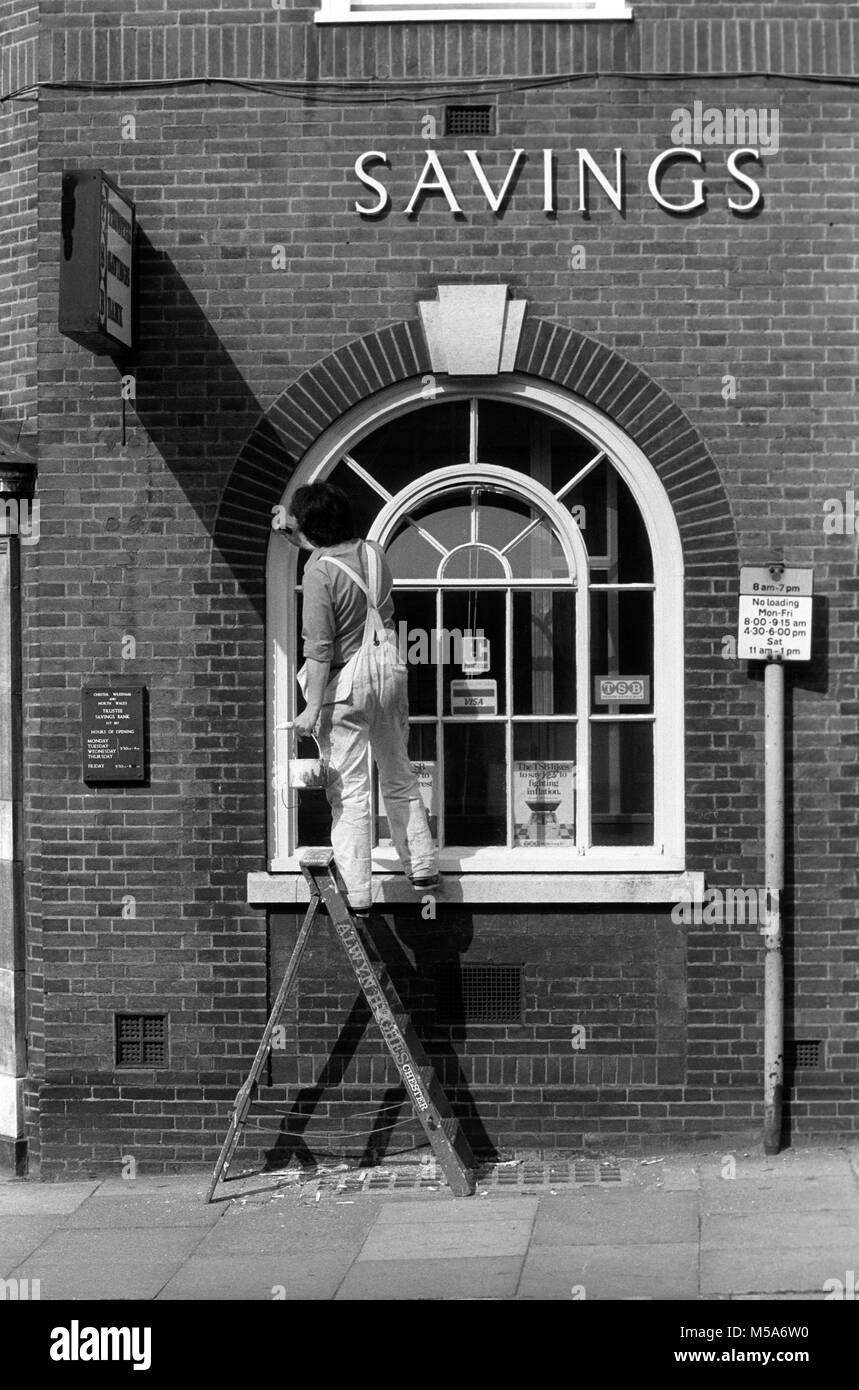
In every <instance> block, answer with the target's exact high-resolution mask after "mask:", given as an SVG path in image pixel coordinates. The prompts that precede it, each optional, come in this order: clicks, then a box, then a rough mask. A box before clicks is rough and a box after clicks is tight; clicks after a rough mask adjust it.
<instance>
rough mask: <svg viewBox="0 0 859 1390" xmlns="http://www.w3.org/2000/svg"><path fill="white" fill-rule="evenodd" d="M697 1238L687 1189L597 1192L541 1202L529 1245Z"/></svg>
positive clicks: (694, 1202)
mask: <svg viewBox="0 0 859 1390" xmlns="http://www.w3.org/2000/svg"><path fill="white" fill-rule="evenodd" d="M697 1239H698V1197H697V1194H696V1193H693V1192H661V1191H656V1192H653V1191H651V1192H605V1193H603V1192H597V1193H593V1194H591V1193H587V1194H584V1193H583V1194H581V1195H580V1196H579V1197H559V1198H557V1199H555V1200H547V1201H544V1202H543V1203H541V1206H540V1212H539V1215H538V1217H537V1221H536V1224H535V1227H534V1235H533V1240H532V1244H533V1245H535V1246H540V1245H649V1244H658V1245H663V1244H666V1245H684V1244H687V1243H688V1242H690V1241H697Z"/></svg>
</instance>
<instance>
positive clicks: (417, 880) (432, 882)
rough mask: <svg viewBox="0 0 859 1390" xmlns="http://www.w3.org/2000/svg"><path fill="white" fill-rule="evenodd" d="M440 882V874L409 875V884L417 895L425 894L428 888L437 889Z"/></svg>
mask: <svg viewBox="0 0 859 1390" xmlns="http://www.w3.org/2000/svg"><path fill="white" fill-rule="evenodd" d="M440 880H441V875H440V874H437V873H436V874H409V883H410V884H411V885H412V887H413V888H416V889H417V890H418V892H419V893H423V892H425V891H426V890H427V889H429V888H438V885H439V882H440Z"/></svg>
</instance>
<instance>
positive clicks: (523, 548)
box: [505, 513, 571, 579]
mask: <svg viewBox="0 0 859 1390" xmlns="http://www.w3.org/2000/svg"><path fill="white" fill-rule="evenodd" d="M532 517H533V513H532ZM505 559H506V560H507V563H508V564H509V566H510V568H511V570H512V571H513V577H514V579H562V578H569V577H571V576H570V567H569V565H568V564H567V561H566V558H565V556H564V552H563V550H562V548H561V542H560V541H559V539H558V537H557V535H556V534H555V532H554V531H553V530H552V528H551V526H549V525H548V523H547V522H545V521H542V520H541V521H539V523H538V524H537V525H536V526H535V527H534V528H533V530H529V531H528V534H527V535H524V536H522V537H521V539H520V540H518V541H517V542H516V544H515V545H514V546H513V547H512V548H511V549H510V550H508V551H507V552H506V555H505Z"/></svg>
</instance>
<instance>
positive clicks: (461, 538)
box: [410, 492, 471, 560]
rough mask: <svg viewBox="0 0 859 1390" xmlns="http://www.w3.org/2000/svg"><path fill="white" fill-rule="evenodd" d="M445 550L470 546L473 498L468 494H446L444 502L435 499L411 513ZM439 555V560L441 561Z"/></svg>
mask: <svg viewBox="0 0 859 1390" xmlns="http://www.w3.org/2000/svg"><path fill="white" fill-rule="evenodd" d="M410 515H411V516H412V518H413V519H414V520H415V521H419V522H420V524H421V526H422V527H423V528H424V530H426V531H428V532H429V533H430V535H431V536H433V537H434V538H435V540H437V541H438V542H439V543H440V544H441V545H443V546H444V548H445V550H453V549H454V548H455V547H456V546H458V545H468V543H469V541H470V540H471V498H470V496H469V494H468V493H467V492H449V493H446V494H445V496H444V499H443V500H440V499H438V498H433V499H432V500H431V501H429V502H425V503H424V504H423V506H421V507H415V508H414V510H413V511H412V512H411V513H410ZM441 558H442V557H441V555H438V560H441Z"/></svg>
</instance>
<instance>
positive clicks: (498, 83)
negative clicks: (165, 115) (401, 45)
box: [0, 69, 859, 106]
mask: <svg viewBox="0 0 859 1390" xmlns="http://www.w3.org/2000/svg"><path fill="white" fill-rule="evenodd" d="M604 77H608V78H611V79H612V80H621V81H624V80H625V81H632V82H750V81H765V82H770V81H772V82H796V83H811V84H812V85H815V84H817V85H823V86H836V87H838V86H841V87H859V76H854V75H846V74H845V75H841V76H836V75H832V74H829V73H811V72H809V73H786V72H759V71H754V72H699V71H689V72H614V71H606V72H601V71H599V69H592V70H591V71H589V72H566V73H553V74H550V75H549V76H546V77H532V78H527V79H526V78H518V77H511V78H484V79H480V80H478V81H477V82H475V80H474V79H473V78H470V77H462V78H457V77H449V78H439V79H437V81H438V84H439V85H438V86H437V87H436V86H435V85H433V83H434V80H433V79H426V78H421V79H418V80H414V79H410V78H383V79H381V80H380V79H378V78H351V79H350V78H327V77H326V78H318V79H313V80H301V79H295V80H292V79H291V80H289V81H277V80H273V79H272V80H266V79H257V80H254V79H249V78H241V77H167V78H146V79H143V80H142V81H126V82H88V81H71V82H35V83H30V85H29V86H26V87H19V88H17V90H15V91H12V92H7V93H5V94H4V95H3V96H0V102H6V101H18V100H23V99H34V98H35V97H37V96H38V94H39V92H42V91H44V92H49V91H50V92H88V93H90V94H92V95H97V94H99V93H102V92H103V93H120V92H132V91H141V92H143V91H158V90H164V91H169V90H180V89H182V88H184V87H230V88H239V89H240V90H242V91H248V92H257V93H263V94H264V95H269V96H283V97H294V98H296V99H300V100H302V101H310V102H318V103H319V104H320V105H339V104H341V103H342V104H343V105H350V106H375V105H378V104H379V102H380V101H381V102H382V103H383V104H388V103H391V102H405V103H409V102H415V101H444V100H446V99H447V98H448V97H458V98H461V97H463V96H475V97H476V96H502V95H504V94H505V93H511V92H527V91H536V90H539V89H540V88H547V87H560V86H565V85H567V84H569V83H579V82H598V81H599V80H600V79H601V78H604ZM392 89H400V90H392ZM362 94H366V95H363V96H362Z"/></svg>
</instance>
